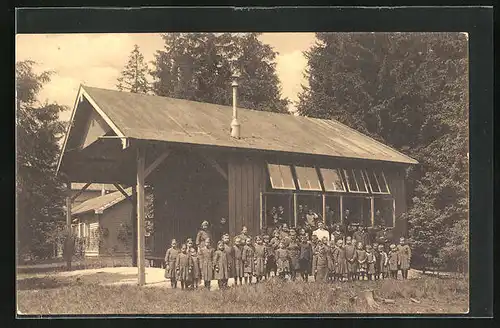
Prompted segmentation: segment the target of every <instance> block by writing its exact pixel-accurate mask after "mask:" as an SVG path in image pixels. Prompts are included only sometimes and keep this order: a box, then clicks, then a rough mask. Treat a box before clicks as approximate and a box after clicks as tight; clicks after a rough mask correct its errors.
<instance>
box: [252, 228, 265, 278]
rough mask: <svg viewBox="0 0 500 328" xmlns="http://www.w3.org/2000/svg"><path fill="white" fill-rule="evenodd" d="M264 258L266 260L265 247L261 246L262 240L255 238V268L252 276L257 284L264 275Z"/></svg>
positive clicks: (258, 237)
mask: <svg viewBox="0 0 500 328" xmlns="http://www.w3.org/2000/svg"><path fill="white" fill-rule="evenodd" d="M266 258H267V250H266V246H264V245H263V244H262V238H261V237H260V236H257V237H256V238H255V248H254V259H255V268H254V275H255V277H256V279H257V282H259V281H261V280H262V278H264V276H265V275H266Z"/></svg>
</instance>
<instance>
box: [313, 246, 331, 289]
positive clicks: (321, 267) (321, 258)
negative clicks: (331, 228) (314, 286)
mask: <svg viewBox="0 0 500 328" xmlns="http://www.w3.org/2000/svg"><path fill="white" fill-rule="evenodd" d="M328 248H329V247H328V238H326V237H323V239H322V240H321V243H318V246H317V248H316V256H314V258H313V272H314V273H315V274H316V281H322V282H326V281H327V279H328V262H329V253H330V250H329V249H328Z"/></svg>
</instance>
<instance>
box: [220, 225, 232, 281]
mask: <svg viewBox="0 0 500 328" xmlns="http://www.w3.org/2000/svg"><path fill="white" fill-rule="evenodd" d="M222 241H223V242H224V251H225V252H226V258H227V267H228V269H227V270H228V271H227V274H228V279H229V278H233V277H234V249H233V248H232V247H231V245H230V243H231V240H230V239H229V234H227V233H226V234H224V236H222ZM226 287H227V286H226Z"/></svg>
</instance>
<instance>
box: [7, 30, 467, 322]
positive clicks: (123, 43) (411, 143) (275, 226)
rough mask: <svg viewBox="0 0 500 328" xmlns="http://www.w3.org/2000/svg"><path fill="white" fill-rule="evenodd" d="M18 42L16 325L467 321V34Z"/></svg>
mask: <svg viewBox="0 0 500 328" xmlns="http://www.w3.org/2000/svg"><path fill="white" fill-rule="evenodd" d="M15 41H16V64H15V69H16V156H17V157H16V164H17V165H16V166H17V167H16V170H17V171H16V210H17V211H16V232H17V234H16V259H17V271H16V287H17V296H16V300H17V314H18V315H33V314H35V315H69V314H77V315H95V314H108V315H125V314H133V315H141V314H159V315H161V314H169V315H175V314H207V315H216V314H249V315H251V314H332V313H340V314H347V313H349V314H353V313H354V314H368V313H381V314H464V313H467V312H468V311H469V96H468V90H469V61H468V42H469V40H468V34H467V33H461V32H432V33H431V32H356V33H354V32H318V33H211V32H210V33H209V32H205V33H201V32H199V33H170V32H169V33H142V34H141V33H129V34H126V33H107V34H105V33H100V34H99V33H97V34H96V33H92V34H76V33H74V34H18V35H16V40H15Z"/></svg>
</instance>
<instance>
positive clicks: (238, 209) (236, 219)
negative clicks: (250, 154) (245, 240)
mask: <svg viewBox="0 0 500 328" xmlns="http://www.w3.org/2000/svg"><path fill="white" fill-rule="evenodd" d="M228 180H229V233H230V234H231V235H232V236H235V235H237V234H238V233H239V231H240V230H241V228H242V227H243V226H246V227H247V228H248V232H249V234H250V235H251V236H255V235H257V234H259V233H260V227H259V225H260V223H259V220H260V213H259V211H260V201H259V197H260V191H261V190H263V189H262V188H263V187H262V186H263V181H264V166H263V162H262V163H261V162H260V161H258V160H251V159H248V158H243V157H233V158H231V160H230V161H229V174H228Z"/></svg>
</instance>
